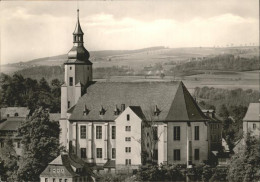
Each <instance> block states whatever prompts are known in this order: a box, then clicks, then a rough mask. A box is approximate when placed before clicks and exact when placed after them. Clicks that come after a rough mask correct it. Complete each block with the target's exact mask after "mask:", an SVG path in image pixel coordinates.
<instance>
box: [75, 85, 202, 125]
mask: <svg viewBox="0 0 260 182" xmlns="http://www.w3.org/2000/svg"><path fill="white" fill-rule="evenodd" d="M121 104H125V106H126V107H128V106H140V107H141V110H142V112H143V114H144V115H145V117H146V118H151V116H152V117H153V118H154V120H156V121H187V120H190V121H195V120H196V121H198V120H200V121H201V120H206V117H205V115H204V114H203V113H202V112H201V110H200V109H199V107H198V106H197V104H196V102H195V101H194V100H193V98H192V96H191V95H190V94H189V92H188V90H187V89H186V87H185V86H184V85H183V83H182V82H138V83H136V82H122V83H121V82H97V83H94V84H92V85H90V86H89V87H88V89H87V93H86V94H85V95H83V96H82V97H81V98H80V99H79V101H78V102H77V105H76V106H75V108H74V110H73V112H72V115H71V117H70V120H86V121H87V120H91V121H94V120H99V121H100V120H110V121H111V120H113V121H114V120H115V119H116V118H117V117H118V116H117V115H114V112H113V111H114V108H115V106H116V105H118V106H120V105H121ZM156 105H157V108H158V109H159V110H160V113H159V115H158V116H154V114H153V112H154V108H155V106H156ZM85 106H86V108H87V109H88V110H89V112H88V114H87V115H84V114H83V113H84V109H85ZM101 106H103V107H104V109H105V110H106V113H105V114H104V115H100V114H99V110H100V107H101Z"/></svg>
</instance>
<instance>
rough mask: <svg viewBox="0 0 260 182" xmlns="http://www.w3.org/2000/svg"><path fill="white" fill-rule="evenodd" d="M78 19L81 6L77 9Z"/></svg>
mask: <svg viewBox="0 0 260 182" xmlns="http://www.w3.org/2000/svg"><path fill="white" fill-rule="evenodd" d="M77 14H78V19H79V8H78V9H77Z"/></svg>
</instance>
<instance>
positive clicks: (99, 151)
mask: <svg viewBox="0 0 260 182" xmlns="http://www.w3.org/2000/svg"><path fill="white" fill-rule="evenodd" d="M97 158H102V148H97Z"/></svg>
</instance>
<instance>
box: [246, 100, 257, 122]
mask: <svg viewBox="0 0 260 182" xmlns="http://www.w3.org/2000/svg"><path fill="white" fill-rule="evenodd" d="M259 114H260V103H250V104H249V106H248V109H247V112H246V115H245V117H244V119H243V121H260V115H259Z"/></svg>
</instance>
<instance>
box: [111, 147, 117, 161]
mask: <svg viewBox="0 0 260 182" xmlns="http://www.w3.org/2000/svg"><path fill="white" fill-rule="evenodd" d="M115 158H116V148H112V159H115Z"/></svg>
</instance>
